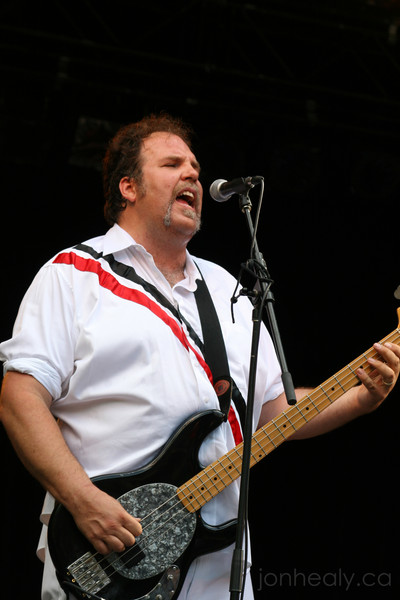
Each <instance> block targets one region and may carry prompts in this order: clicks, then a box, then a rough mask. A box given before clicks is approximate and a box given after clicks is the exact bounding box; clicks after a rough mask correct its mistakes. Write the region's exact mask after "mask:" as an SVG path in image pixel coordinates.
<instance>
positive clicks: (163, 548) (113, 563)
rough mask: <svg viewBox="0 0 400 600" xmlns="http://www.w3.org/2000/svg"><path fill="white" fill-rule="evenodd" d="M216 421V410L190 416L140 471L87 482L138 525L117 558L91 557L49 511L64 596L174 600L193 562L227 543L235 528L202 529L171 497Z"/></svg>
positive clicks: (67, 521)
mask: <svg viewBox="0 0 400 600" xmlns="http://www.w3.org/2000/svg"><path fill="white" fill-rule="evenodd" d="M223 418H224V417H223V414H222V413H221V412H219V411H216V410H210V411H206V412H202V413H198V414H195V415H193V416H192V417H190V418H189V419H188V420H187V421H186V422H185V423H184V424H183V425H182V426H181V427H180V428H179V429H178V430H177V431H176V432H175V433H174V434H173V435H172V436H171V438H170V439H169V440H168V442H167V443H166V444H165V446H164V447H163V449H162V450H161V452H160V453H159V455H158V456H157V457H156V458H155V459H154V460H153V461H152V462H151V463H149V464H148V465H146V466H145V467H143V468H142V469H140V470H138V471H134V472H130V473H121V474H112V475H105V476H99V477H95V478H93V480H92V481H93V483H95V485H96V486H98V487H99V488H100V489H101V490H103V491H105V492H107V493H108V494H110V495H111V496H113V497H114V498H118V499H119V501H120V502H121V504H122V505H123V506H124V507H125V508H126V510H128V512H130V513H131V514H133V515H134V516H135V517H138V518H141V519H142V527H143V532H142V534H141V535H140V536H138V538H137V542H136V544H135V545H134V546H132V548H131V549H127V550H126V551H125V552H124V553H120V554H118V553H112V554H110V555H108V556H107V557H104V556H102V555H100V554H98V553H96V552H95V550H94V548H93V547H92V546H91V545H90V543H89V542H88V541H87V540H86V538H85V537H84V536H83V535H82V534H81V533H80V531H79V530H78V528H77V527H76V525H75V522H74V520H73V518H72V516H71V515H70V513H69V512H68V511H67V510H66V509H65V508H64V507H63V506H62V505H57V506H56V508H55V509H54V511H53V514H52V516H51V519H50V523H49V531H48V541H49V549H50V554H51V557H52V560H53V563H54V565H55V567H56V571H57V576H58V579H59V581H60V584H61V586H62V587H63V588H64V589H65V591H71V592H72V593H73V594H74V596H76V597H77V598H86V599H87V598H103V599H105V600H117V599H118V600H167V599H168V600H171V598H174V600H176V598H177V597H178V595H179V592H180V590H181V588H182V584H183V582H184V579H185V576H186V573H187V571H188V569H189V566H190V564H191V563H192V561H193V560H194V558H196V557H197V556H200V555H202V554H207V553H209V552H214V551H216V550H219V549H221V548H225V547H226V546H228V545H229V544H231V543H233V542H234V540H235V531H236V521H230V522H227V523H225V524H223V525H220V526H217V527H213V526H209V525H207V524H206V523H204V521H203V520H202V518H201V516H200V512H196V513H192V512H189V511H187V510H186V508H185V507H184V506H183V504H182V503H181V502H180V500H179V498H178V496H177V495H176V488H177V487H179V486H180V485H182V484H184V483H185V482H186V481H188V480H189V479H191V477H193V476H194V475H196V474H197V473H199V472H200V471H201V469H202V467H201V466H200V464H199V461H198V453H199V448H200V445H201V443H202V442H203V440H204V438H205V437H206V436H207V435H208V434H209V433H210V432H211V431H212V430H213V429H215V428H216V427H218V426H219V425H220V424H221V422H222V421H223Z"/></svg>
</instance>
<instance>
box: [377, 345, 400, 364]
mask: <svg viewBox="0 0 400 600" xmlns="http://www.w3.org/2000/svg"><path fill="white" fill-rule="evenodd" d="M374 348H375V350H376V351H377V352H378V353H379V355H380V356H381V358H382V359H383V360H384V361H385V362H386V363H387V364H389V365H390V366H391V367H392V368H394V369H397V368H398V367H399V364H400V346H398V345H397V344H391V343H390V342H386V343H385V344H379V343H377V344H374Z"/></svg>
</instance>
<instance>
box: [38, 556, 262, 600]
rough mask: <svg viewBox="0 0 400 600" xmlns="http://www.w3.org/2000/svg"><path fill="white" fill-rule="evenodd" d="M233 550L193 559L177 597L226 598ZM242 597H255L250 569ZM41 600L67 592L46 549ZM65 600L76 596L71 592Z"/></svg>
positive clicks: (249, 599) (57, 598) (185, 599)
mask: <svg viewBox="0 0 400 600" xmlns="http://www.w3.org/2000/svg"><path fill="white" fill-rule="evenodd" d="M232 551H233V546H230V547H229V548H225V549H224V550H220V551H219V552H213V553H212V554H207V555H205V556H200V557H199V558H197V559H196V560H195V561H193V563H192V565H191V566H190V568H189V571H188V573H187V575H186V578H185V582H184V584H183V587H182V590H181V592H180V594H179V600H229V598H230V592H229V580H230V569H231V560H232ZM100 595H101V593H100ZM244 599H245V600H254V596H253V589H252V585H251V578H250V571H248V572H247V577H246V585H245V593H244ZM42 600H66V595H65V594H64V592H63V590H62V589H61V587H60V586H59V584H58V580H57V577H56V574H55V571H54V567H53V564H52V562H51V559H50V553H49V552H46V560H45V565H44V572H43V585H42ZM68 600H76V599H75V598H74V597H73V596H71V595H70V596H69V598H68Z"/></svg>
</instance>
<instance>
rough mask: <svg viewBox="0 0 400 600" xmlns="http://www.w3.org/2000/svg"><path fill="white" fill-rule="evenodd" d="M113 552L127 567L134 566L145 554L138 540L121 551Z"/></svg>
mask: <svg viewBox="0 0 400 600" xmlns="http://www.w3.org/2000/svg"><path fill="white" fill-rule="evenodd" d="M115 554H116V555H117V556H118V560H119V561H120V562H121V563H122V565H123V566H124V567H126V568H127V569H130V568H132V567H135V566H136V565H137V564H139V563H140V561H141V560H143V559H144V557H145V556H146V555H145V553H144V552H143V550H142V549H141V547H140V545H139V544H138V542H135V543H134V544H133V546H131V547H130V548H127V549H126V550H124V551H123V552H116V553H115Z"/></svg>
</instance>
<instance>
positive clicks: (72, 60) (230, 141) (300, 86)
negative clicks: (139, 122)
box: [0, 0, 400, 600]
mask: <svg viewBox="0 0 400 600" xmlns="http://www.w3.org/2000/svg"><path fill="white" fill-rule="evenodd" d="M399 24H400V3H399V2H395V1H392V2H390V1H380V2H379V1H378V0H375V1H372V0H370V1H367V0H352V1H350V0H347V1H346V2H345V1H343V2H329V3H328V2H317V1H315V2H314V1H312V0H309V1H307V0H297V1H294V0H293V1H290V0H279V1H278V0H270V1H269V0H265V1H264V2H262V1H260V0H257V1H253V2H251V3H244V2H243V3H241V2H233V1H224V0H219V1H218V0H214V1H211V0H208V1H207V0H203V1H198V0H197V1H192V2H185V3H180V2H175V1H173V2H151V3H147V5H145V4H144V3H137V2H132V1H128V0H114V2H113V3H112V4H110V5H109V4H108V3H102V4H101V7H100V6H97V3H95V2H93V0H92V1H89V0H85V1H84V2H77V0H72V1H69V2H62V1H55V2H54V1H53V2H48V1H47V2H46V1H43V2H35V3H31V2H26V1H18V0H13V2H3V3H2V6H1V8H0V31H1V38H0V47H1V59H0V60H1V63H0V70H1V71H0V72H1V96H0V98H1V104H0V127H1V136H0V140H1V141H0V143H1V148H0V149H1V166H0V168H1V182H2V201H1V209H2V210H1V218H2V236H1V240H2V261H3V265H2V296H1V300H2V311H1V321H0V327H1V331H0V333H1V336H0V337H1V339H6V338H7V337H9V335H10V334H11V329H12V324H13V321H14V318H15V316H16V312H17V309H18V305H19V302H20V300H21V298H22V295H23V293H24V291H25V289H26V288H27V286H28V285H29V283H30V281H31V279H32V278H33V276H34V274H35V273H36V271H37V270H38V268H39V267H40V266H41V265H42V264H43V263H44V262H45V261H46V260H47V259H48V258H50V257H51V256H52V255H53V254H54V253H55V252H57V251H58V250H60V249H62V248H64V247H66V246H68V245H70V244H74V243H77V242H79V241H83V240H85V239H88V238H89V237H91V236H94V235H98V234H101V233H103V232H104V231H105V230H106V226H105V224H104V221H103V218H102V204H103V199H102V189H101V175H100V170H99V167H100V162H101V157H102V154H103V152H104V147H105V143H106V141H107V140H108V139H109V137H111V135H112V134H113V133H114V131H115V130H116V128H117V127H118V126H120V125H122V124H125V123H128V122H131V121H134V120H136V119H138V118H140V117H141V116H143V115H144V114H148V113H150V112H157V111H159V110H167V111H169V112H171V113H173V114H175V115H179V116H181V117H183V118H184V119H185V120H187V121H188V122H189V123H191V124H192V126H193V128H194V129H195V131H196V132H197V137H196V139H195V151H196V154H197V156H198V158H199V160H200V162H201V164H202V168H203V172H202V181H203V185H204V189H205V190H206V193H205V199H204V213H203V214H204V224H203V228H202V231H201V232H200V233H199V234H198V236H197V237H196V238H195V239H194V240H193V241H192V243H191V246H190V249H191V251H192V253H193V254H198V255H201V256H203V257H205V258H209V259H211V260H215V261H216V262H219V263H220V264H222V265H223V266H225V267H226V268H227V269H228V270H230V271H231V272H232V273H233V274H234V275H237V274H238V271H239V267H240V264H241V262H242V261H244V260H246V259H247V258H248V253H249V239H248V233H247V229H246V224H245V221H244V217H243V215H242V214H241V212H240V210H239V207H238V204H237V201H236V200H235V198H232V199H231V200H230V201H229V202H228V203H226V204H221V205H220V204H217V203H215V202H213V201H212V200H210V198H209V196H208V194H207V190H208V187H209V185H210V183H211V182H212V181H213V180H214V179H218V178H224V179H231V178H235V177H243V176H248V175H256V174H257V175H263V176H264V177H265V182H266V186H265V194H264V201H263V208H262V212H261V220H260V228H259V232H258V242H259V245H260V248H261V250H262V252H263V254H264V257H265V259H266V262H267V265H268V268H269V271H270V273H271V275H272V277H273V279H274V281H275V284H274V293H275V298H276V306H275V310H276V315H277V319H278V323H279V326H280V330H281V335H282V340H283V344H284V347H285V351H286V358H287V361H288V364H289V369H290V371H291V373H292V375H293V378H294V382H295V384H296V385H297V386H299V385H303V384H304V385H315V386H316V385H318V384H319V383H321V382H322V381H324V380H325V379H326V378H328V377H329V376H330V375H332V374H333V373H335V372H336V371H338V370H339V369H340V368H341V367H343V366H344V365H345V364H347V363H348V362H350V361H351V360H352V359H353V358H355V357H356V356H358V355H359V354H361V353H362V352H363V351H365V350H366V349H367V348H369V347H370V346H371V345H372V343H373V342H374V341H376V340H379V339H381V338H382V337H384V336H385V335H386V334H388V333H389V332H391V331H392V330H394V329H395V328H396V327H397V323H398V319H397V315H396V308H397V305H398V301H397V300H396V298H395V297H394V291H395V290H396V289H397V287H398V286H399V284H400V274H399V268H398V258H399V252H398V237H399V235H398V229H399V225H398V217H399V210H398V198H399V192H400V168H399V161H400V151H399V141H400V86H399V81H400V77H399V76H400V47H399V45H400V33H399V34H398V32H397V28H398V26H399ZM257 198H258V194H256V193H252V199H253V202H254V204H255V205H256V204H257ZM243 358H244V360H247V359H248V357H243ZM398 400H399V391H398V389H397V390H395V391H394V392H393V393H392V394H391V396H390V397H389V398H388V400H387V401H386V403H385V405H384V406H383V407H381V408H380V409H379V410H378V411H377V412H376V413H374V414H373V415H370V416H368V417H364V418H362V419H360V420H358V421H356V422H353V423H351V424H349V425H347V426H345V427H344V428H342V429H340V430H338V431H335V432H332V433H330V434H328V435H326V436H324V437H321V438H318V439H313V440H307V441H303V442H298V443H295V442H289V443H288V444H285V445H284V446H282V447H281V448H279V449H278V450H276V451H275V452H274V453H273V454H272V455H271V456H270V457H268V458H267V459H266V460H265V461H264V462H263V463H261V464H260V465H258V466H257V467H255V468H254V470H253V472H252V484H251V494H250V510H251V513H250V521H251V526H252V542H253V563H254V568H253V575H254V585H255V588H256V589H257V590H259V591H257V598H258V599H264V598H269V599H271V600H275V599H278V598H281V597H285V598H287V599H288V600H290V599H300V598H301V599H302V598H306V597H307V598H310V597H311V598H313V597H317V596H318V597H323V598H329V599H331V598H341V597H344V598H358V597H362V598H377V597H379V598H383V599H386V598H394V597H397V596H398V593H399V588H398V583H399V581H398V564H397V559H398V544H397V533H398V510H397V507H398V502H399V499H398V495H399V492H398V486H397V485H396V478H397V477H396V476H397V474H398V470H399V459H398V456H399V444H398V434H397V420H398V415H399V409H398V404H397V403H398ZM132 435H134V431H133V432H132ZM1 456H2V481H3V493H2V515H3V523H4V525H3V528H2V539H3V541H2V559H1V571H2V580H3V581H7V582H9V583H10V585H11V586H12V587H13V589H14V591H15V592H16V596H17V597H21V598H22V597H24V598H39V595H40V594H39V589H40V571H41V568H40V563H39V561H38V560H37V559H36V558H35V556H34V552H35V548H36V543H37V537H38V534H39V530H40V526H39V522H38V519H37V516H38V513H39V511H40V508H41V502H42V490H41V489H40V487H39V486H38V484H36V483H35V482H34V481H33V480H32V478H31V477H30V476H29V475H27V474H26V472H25V471H24V469H23V467H22V466H21V465H20V463H19V462H18V460H17V459H16V457H15V456H14V453H13V451H12V449H11V446H10V444H9V442H8V440H7V438H6V436H5V434H4V431H1ZM349 579H351V585H350V586H348V585H347V582H348V581H349Z"/></svg>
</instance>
